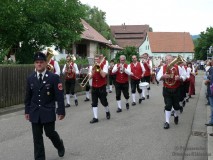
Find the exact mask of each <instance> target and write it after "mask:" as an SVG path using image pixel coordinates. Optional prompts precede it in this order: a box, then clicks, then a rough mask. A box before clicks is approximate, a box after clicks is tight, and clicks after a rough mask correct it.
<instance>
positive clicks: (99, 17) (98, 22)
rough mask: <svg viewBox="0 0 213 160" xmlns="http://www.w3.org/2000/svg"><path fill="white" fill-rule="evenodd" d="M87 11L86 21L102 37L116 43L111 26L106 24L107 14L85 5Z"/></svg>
mask: <svg viewBox="0 0 213 160" xmlns="http://www.w3.org/2000/svg"><path fill="white" fill-rule="evenodd" d="M84 7H85V10H86V16H85V18H84V19H85V20H86V21H87V22H88V23H89V24H90V25H91V26H92V27H93V28H94V29H95V30H96V31H98V32H99V33H100V34H101V35H102V36H104V37H105V38H106V39H108V40H111V41H112V43H113V44H114V43H115V39H114V38H113V36H112V33H111V30H110V27H109V25H108V24H107V23H106V12H103V11H102V10H99V9H98V8H97V7H93V8H91V7H90V6H88V5H84Z"/></svg>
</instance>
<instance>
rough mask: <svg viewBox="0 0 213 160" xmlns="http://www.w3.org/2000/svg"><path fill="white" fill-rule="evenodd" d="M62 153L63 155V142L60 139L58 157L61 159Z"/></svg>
mask: <svg viewBox="0 0 213 160" xmlns="http://www.w3.org/2000/svg"><path fill="white" fill-rule="evenodd" d="M64 153H65V148H64V143H63V140H62V139H61V147H60V148H59V149H58V156H59V157H63V156H64Z"/></svg>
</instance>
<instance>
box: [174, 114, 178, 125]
mask: <svg viewBox="0 0 213 160" xmlns="http://www.w3.org/2000/svg"><path fill="white" fill-rule="evenodd" d="M174 123H175V124H178V116H177V117H174Z"/></svg>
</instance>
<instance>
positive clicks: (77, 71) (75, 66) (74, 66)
mask: <svg viewBox="0 0 213 160" xmlns="http://www.w3.org/2000/svg"><path fill="white" fill-rule="evenodd" d="M73 68H74V70H75V74H79V70H78V66H77V64H76V63H74V64H73ZM65 70H66V64H65V65H64V68H63V70H62V73H63V74H65Z"/></svg>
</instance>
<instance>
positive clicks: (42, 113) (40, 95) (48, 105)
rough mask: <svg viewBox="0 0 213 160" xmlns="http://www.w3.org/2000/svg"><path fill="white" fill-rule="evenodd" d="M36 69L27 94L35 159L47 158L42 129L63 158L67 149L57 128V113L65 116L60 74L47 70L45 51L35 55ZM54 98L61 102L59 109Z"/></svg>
mask: <svg viewBox="0 0 213 160" xmlns="http://www.w3.org/2000/svg"><path fill="white" fill-rule="evenodd" d="M34 65H35V69H36V71H35V72H34V73H33V74H31V75H30V76H29V77H28V79H27V87H26V97H25V119H26V120H29V121H30V122H31V123H32V132H33V142H34V157H35V160H45V150H44V142H43V136H42V134H43V129H44V131H45V134H46V136H47V137H48V138H49V139H50V140H51V141H52V143H53V145H54V147H55V148H56V149H57V150H58V155H59V157H63V156H64V153H65V148H64V144H63V141H62V139H61V138H60V137H59V135H58V133H57V132H56V131H55V121H56V113H57V115H58V119H59V120H62V119H64V117H65V106H64V96H63V88H62V83H61V82H60V79H59V76H58V75H57V74H54V73H51V72H49V71H47V70H46V66H47V61H46V56H45V55H44V54H43V53H42V52H37V53H36V54H35V55H34ZM55 101H57V102H58V108H57V110H56V107H55Z"/></svg>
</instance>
